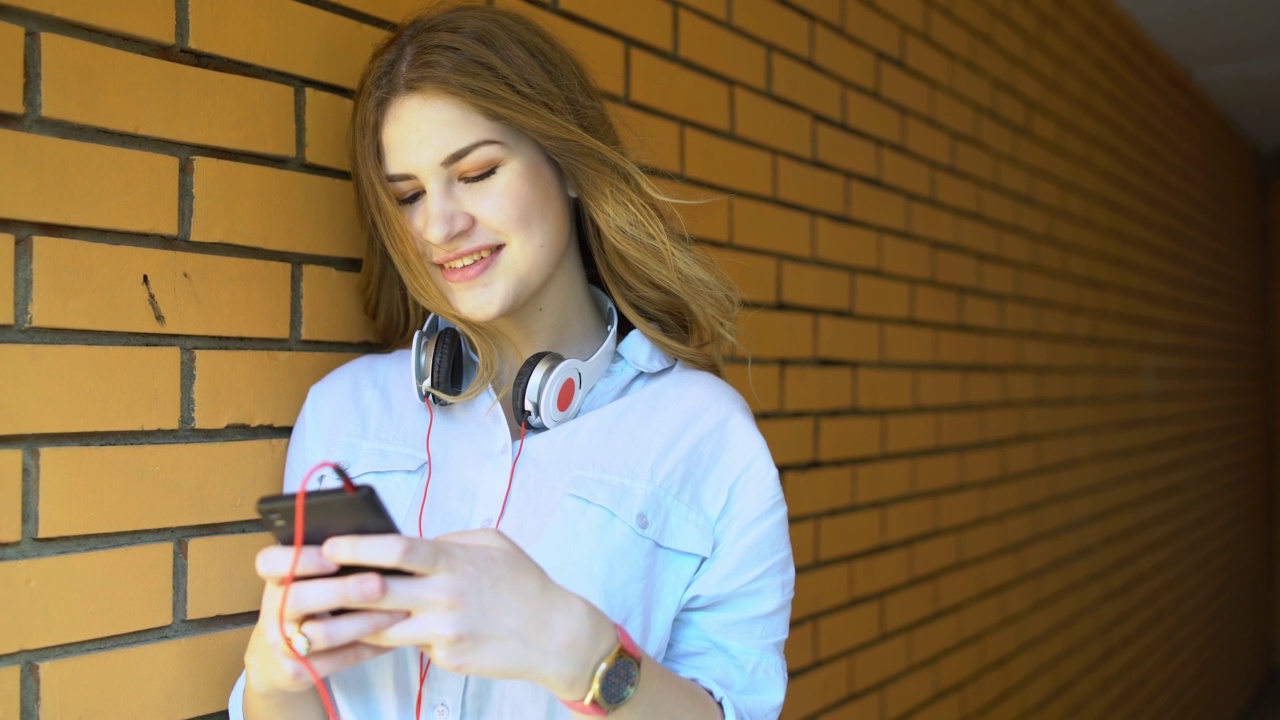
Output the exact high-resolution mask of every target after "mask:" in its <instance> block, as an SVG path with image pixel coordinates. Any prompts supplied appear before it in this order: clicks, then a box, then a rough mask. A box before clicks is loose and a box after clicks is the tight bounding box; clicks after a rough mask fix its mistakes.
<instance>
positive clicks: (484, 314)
mask: <svg viewBox="0 0 1280 720" xmlns="http://www.w3.org/2000/svg"><path fill="white" fill-rule="evenodd" d="M449 304H450V305H452V306H453V309H454V312H456V313H458V314H459V315H461V316H462V317H463V318H464V319H466V320H467V321H468V322H473V323H477V324H481V323H489V322H493V321H494V320H497V319H498V318H501V317H502V316H503V315H506V314H507V313H508V312H509V311H510V309H511V308H510V306H509V305H508V304H507V303H506V302H503V301H500V300H498V299H497V298H480V297H457V296H453V297H450V298H449Z"/></svg>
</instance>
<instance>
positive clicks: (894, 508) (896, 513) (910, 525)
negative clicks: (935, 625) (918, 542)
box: [884, 498, 937, 619]
mask: <svg viewBox="0 0 1280 720" xmlns="http://www.w3.org/2000/svg"><path fill="white" fill-rule="evenodd" d="M935 504H936V503H935V502H934V500H933V498H923V499H920V500H909V501H907V502H900V503H894V504H892V505H890V506H888V507H886V508H885V511H884V533H885V542H888V543H898V542H901V541H903V540H906V539H908V538H914V537H917V536H919V535H923V534H925V533H928V532H932V531H933V529H934V522H935V517H936V515H937V513H936V509H935ZM889 614H891V615H892V614H894V611H893V610H892V608H890V610H889ZM915 619H918V618H915Z"/></svg>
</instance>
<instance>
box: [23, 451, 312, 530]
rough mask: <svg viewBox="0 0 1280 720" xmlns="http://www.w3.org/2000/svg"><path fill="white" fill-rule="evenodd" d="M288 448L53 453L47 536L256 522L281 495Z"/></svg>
mask: <svg viewBox="0 0 1280 720" xmlns="http://www.w3.org/2000/svg"><path fill="white" fill-rule="evenodd" d="M287 444H288V443H287V442H286V441H285V440H283V439H280V440H251V441H243V442H221V443H197V444H189V445H186V444H184V445H168V444H166V445H116V446H107V447H53V448H45V449H43V450H41V451H40V520H39V523H38V525H39V537H42V538H48V537H60V536H65V535H92V534H96V533H110V532H128V531H133V530H151V529H156V528H166V527H181V526H184V525H204V524H208V523H219V522H234V521H237V520H252V519H254V518H256V517H257V513H256V512H255V511H254V507H255V505H254V503H256V502H257V499H258V498H260V497H262V496H263V495H270V494H273V493H276V492H279V491H280V485H281V478H282V477H283V475H284V454H285V447H286V446H287ZM89 478H93V479H94V481H93V482H88V479H89ZM156 498H165V500H164V502H157V500H156Z"/></svg>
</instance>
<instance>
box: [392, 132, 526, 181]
mask: <svg viewBox="0 0 1280 720" xmlns="http://www.w3.org/2000/svg"><path fill="white" fill-rule="evenodd" d="M485 145H502V146H504V147H505V146H506V143H504V142H502V141H501V140H493V139H485V140H477V141H475V142H473V143H471V144H469V145H463V146H462V147H460V148H458V149H457V150H454V151H453V152H451V153H449V154H448V155H447V156H446V157H445V159H444V160H441V161H440V167H442V168H444V169H446V170H448V169H449V167H450V166H452V165H456V164H457V163H459V162H460V161H461V160H462V159H463V158H465V157H466V156H468V155H470V154H471V151H472V150H475V149H476V148H481V147H484V146H485ZM413 179H414V177H413V176H412V175H408V174H405V173H399V174H396V175H387V182H390V183H395V182H404V181H405V180H413Z"/></svg>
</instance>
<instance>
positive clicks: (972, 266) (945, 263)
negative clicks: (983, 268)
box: [933, 248, 978, 287]
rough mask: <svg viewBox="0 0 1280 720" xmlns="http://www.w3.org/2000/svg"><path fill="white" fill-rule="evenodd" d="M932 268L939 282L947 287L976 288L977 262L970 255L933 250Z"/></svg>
mask: <svg viewBox="0 0 1280 720" xmlns="http://www.w3.org/2000/svg"><path fill="white" fill-rule="evenodd" d="M933 252H934V259H933V267H934V274H935V277H936V278H937V279H938V281H939V282H944V283H947V284H948V285H964V286H967V287H977V286H978V261H977V259H975V258H974V257H973V256H972V255H969V254H966V253H958V252H952V251H950V250H942V249H940V248H939V249H935V250H934V251H933Z"/></svg>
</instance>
